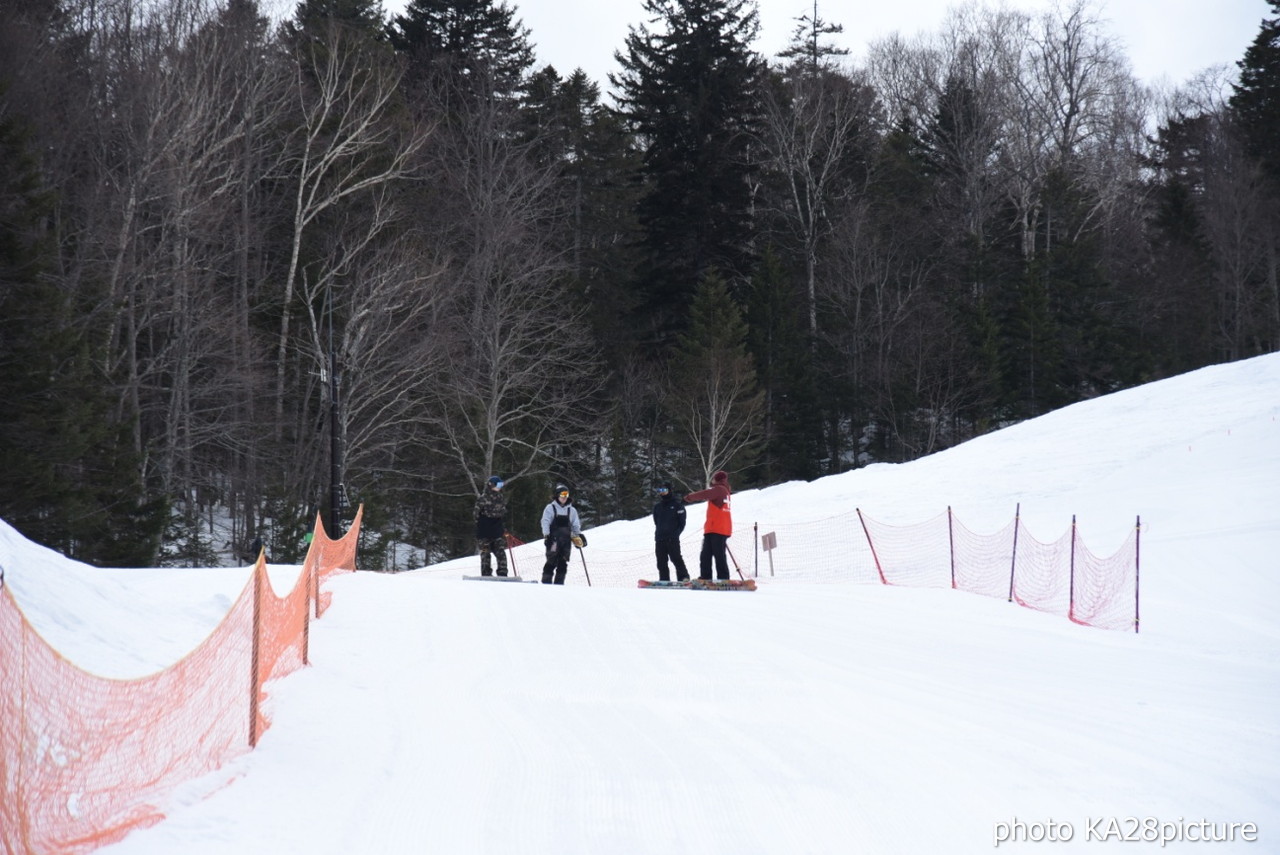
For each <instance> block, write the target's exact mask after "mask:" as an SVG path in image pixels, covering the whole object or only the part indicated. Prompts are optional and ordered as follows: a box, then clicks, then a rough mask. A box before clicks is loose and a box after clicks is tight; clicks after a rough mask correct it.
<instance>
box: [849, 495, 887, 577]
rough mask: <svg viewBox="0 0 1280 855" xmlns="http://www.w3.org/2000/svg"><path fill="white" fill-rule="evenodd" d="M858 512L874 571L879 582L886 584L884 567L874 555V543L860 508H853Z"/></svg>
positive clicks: (877, 556) (878, 557)
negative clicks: (874, 565)
mask: <svg viewBox="0 0 1280 855" xmlns="http://www.w3.org/2000/svg"><path fill="white" fill-rule="evenodd" d="M854 510H855V511H857V512H858V522H860V523H862V533H863V534H865V535H866V536H867V546H869V547H871V558H872V560H874V561H875V562H876V572H877V573H879V574H880V584H881V585H888V584H889V580H888V579H886V578H884V568H883V567H881V566H880V556H879V555H876V545H875V544H874V543H872V542H871V532H870V531H868V530H867V521H866V520H864V519H863V518H862V508H854Z"/></svg>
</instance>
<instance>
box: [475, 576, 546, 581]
mask: <svg viewBox="0 0 1280 855" xmlns="http://www.w3.org/2000/svg"><path fill="white" fill-rule="evenodd" d="M462 578H463V579H466V580H467V581H468V582H525V581H529V582H532V581H533V580H532V579H527V580H526V579H522V578H520V577H519V576H463V577H462Z"/></svg>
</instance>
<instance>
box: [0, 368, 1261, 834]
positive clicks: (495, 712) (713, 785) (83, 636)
mask: <svg viewBox="0 0 1280 855" xmlns="http://www.w3.org/2000/svg"><path fill="white" fill-rule="evenodd" d="M1278 418H1280V356H1269V357H1264V358H1260V359H1254V360H1251V361H1247V362H1241V363H1235V364H1231V365H1225V366H1217V367H1213V368H1208V369H1204V370H1201V371H1197V372H1194V373H1192V374H1188V375H1185V376H1183V377H1178V378H1174V379H1171V380H1168V381H1164V382H1161V383H1156V384H1151V385H1149V386H1145V387H1142V388H1138V389H1133V390H1128V391H1126V392H1122V393H1119V394H1116V395H1111V396H1107V397H1104V398H1099V399H1096V400H1093V401H1088V402H1085V403H1081V404H1078V405H1075V406H1072V407H1068V408H1065V409H1063V410H1060V411H1058V412H1055V413H1051V414H1049V415H1047V416H1044V417H1042V418H1040V419H1036V420H1034V421H1031V422H1026V423H1023V424H1020V425H1017V426H1015V427H1012V428H1009V429H1007V430H1004V431H1000V432H998V433H995V434H992V435H989V436H986V437H982V438H980V439H978V440H975V441H973V442H970V443H967V444H965V445H963V446H959V447H957V448H954V449H951V450H949V451H947V452H944V453H941V454H938V455H934V456H933V457H930V458H926V459H924V460H920V461H916V462H913V463H910V464H902V465H878V466H872V467H868V468H866V469H863V470H858V471H855V472H850V473H846V474H844V475H840V476H834V477H831V478H826V479H822V480H820V481H818V482H814V483H811V484H802V483H792V484H784V485H780V486H778V487H774V488H771V489H766V490H759V491H748V492H743V493H739V494H736V495H735V497H734V499H735V504H734V513H735V518H736V519H738V520H739V521H742V520H752V519H759V518H761V517H767V518H769V519H771V520H774V521H776V522H785V521H787V520H796V521H801V520H810V519H814V518H817V517H821V516H825V515H827V514H828V513H829V509H830V508H833V507H839V508H841V509H844V510H847V509H851V508H852V507H854V506H858V507H861V508H863V509H864V510H865V511H867V512H868V513H869V514H871V515H872V516H874V517H875V518H876V519H879V520H884V521H887V522H891V523H897V522H900V523H912V522H917V521H920V520H923V519H926V518H930V517H932V516H934V515H935V514H937V513H938V512H939V511H940V510H942V509H944V508H945V507H946V506H947V505H951V506H953V507H954V508H955V509H956V511H957V513H958V514H960V515H961V516H962V517H963V519H964V520H965V522H966V523H967V524H970V525H971V526H972V527H974V528H976V529H983V528H984V527H986V528H995V527H999V526H1001V525H1004V524H1006V523H1007V522H1008V521H1009V519H1010V518H1011V516H1012V509H1013V507H1014V506H1015V505H1018V504H1021V506H1022V514H1023V519H1024V521H1025V522H1027V524H1028V526H1029V527H1030V528H1031V529H1032V530H1033V531H1034V532H1035V533H1036V534H1037V535H1038V536H1039V535H1043V537H1044V538H1045V539H1046V540H1048V539H1052V538H1055V537H1057V536H1058V535H1060V534H1061V533H1062V531H1063V530H1064V528H1065V526H1066V525H1067V524H1069V521H1070V518H1071V515H1072V514H1076V515H1077V516H1078V518H1079V524H1080V527H1081V529H1082V531H1083V532H1084V536H1085V538H1086V540H1087V541H1088V543H1089V545H1090V547H1091V548H1092V549H1093V551H1094V552H1095V553H1097V554H1100V555H1106V554H1109V553H1110V552H1112V551H1113V550H1115V549H1116V548H1118V546H1119V545H1120V544H1121V543H1122V542H1123V541H1124V539H1125V538H1126V537H1127V536H1128V534H1129V532H1130V531H1131V529H1132V526H1133V523H1134V518H1135V517H1136V516H1138V515H1141V517H1142V521H1143V525H1144V532H1143V539H1142V574H1143V575H1142V592H1143V622H1142V633H1141V634H1140V635H1134V634H1132V633H1121V632H1105V631H1101V630H1096V629H1089V628H1084V627H1079V626H1076V625H1073V624H1071V623H1070V622H1068V621H1066V620H1065V619H1063V618H1060V617H1054V616H1051V615H1047V614H1042V613H1038V612H1033V611H1030V610H1027V609H1020V608H1018V607H1016V606H1013V605H1010V604H1008V603H1005V602H1003V601H999V600H989V599H985V598H982V597H977V596H973V595H968V594H963V593H959V592H954V591H948V590H912V589H904V588H883V587H880V586H875V585H861V584H849V583H846V584H834V585H832V584H828V585H801V584H791V585H787V584H769V583H768V581H767V580H762V581H761V585H760V590H759V591H757V592H756V593H754V594H707V593H693V592H685V591H639V590H633V589H620V588H600V587H595V588H587V587H583V586H572V585H571V586H566V587H564V588H551V587H544V586H541V585H519V584H508V585H500V584H480V583H472V582H463V581H461V580H460V579H459V577H460V576H461V575H462V573H464V572H466V573H471V572H474V569H475V568H474V565H475V559H474V558H469V559H465V560H460V561H457V562H450V563H449V564H448V565H441V566H438V567H433V568H425V569H423V570H420V571H414V572H411V573H404V574H399V575H396V576H385V575H378V574H356V575H354V576H348V577H343V578H340V579H337V580H335V582H334V583H332V590H333V591H334V605H333V608H331V609H330V610H329V612H327V613H326V615H325V617H324V619H323V620H321V621H320V622H318V623H317V624H316V625H315V626H314V627H313V630H312V662H313V663H314V664H313V666H312V667H311V668H309V669H306V670H304V671H302V672H299V673H297V674H295V675H293V676H291V677H288V678H286V679H285V680H283V681H281V682H280V683H279V684H278V685H276V686H275V687H273V693H272V694H273V698H272V712H273V716H274V724H273V727H272V728H271V730H269V731H268V732H267V734H266V735H265V737H264V738H263V740H262V742H261V744H260V746H259V748H258V749H257V750H256V751H255V752H253V753H252V754H251V755H248V756H246V757H244V758H241V759H240V760H238V761H236V763H235V764H234V768H233V771H235V772H237V773H238V775H239V777H238V778H237V779H236V780H235V781H234V783H232V784H231V785H230V786H227V787H224V788H222V789H219V790H217V791H216V792H214V793H213V794H212V795H210V796H209V797H208V798H203V799H199V798H195V797H194V796H192V795H191V794H184V795H182V796H180V797H179V798H178V799H177V800H176V803H175V805H174V807H173V810H172V811H171V812H170V818H169V819H168V820H166V821H165V822H163V823H161V824H160V825H158V826H156V827H154V828H151V829H148V830H144V831H140V832H135V833H134V834H132V835H131V836H130V837H128V838H127V839H126V840H124V841H123V842H121V843H119V844H117V845H115V846H111V847H107V848H105V849H103V850H101V851H103V852H106V853H112V855H153V853H154V855H161V853H163V855H169V853H173V852H183V853H230V852H235V853H263V855H266V853H285V852H299V853H303V852H305V853H333V855H338V853H343V855H346V853H353V852H358V853H395V854H396V855H398V854H399V853H405V855H409V853H472V852H475V853H504V855H505V853H520V852H526V853H548V855H549V853H565V852H569V853H671V852H688V853H756V852H758V853H791V852H815V853H837V852H838V853H853V852H857V853H925V852H931V853H969V852H985V851H990V850H991V849H992V848H993V846H994V844H995V842H996V836H997V833H998V832H999V831H1002V830H1003V831H1009V832H1016V831H1017V830H1018V829H1019V828H1021V829H1022V833H1023V834H1032V835H1034V834H1037V833H1045V832H1052V833H1055V834H1056V835H1057V836H1059V837H1061V836H1062V835H1063V834H1064V832H1065V830H1066V829H1067V828H1068V827H1069V828H1070V830H1071V835H1072V840H1071V841H1070V842H1069V843H1031V842H1021V843H1004V844H1003V845H1001V846H999V849H1000V850H1001V851H1006V850H1012V851H1026V852H1029V851H1037V850H1041V849H1045V848H1046V847H1047V848H1048V850H1049V851H1060V850H1064V849H1065V850H1068V851H1075V850H1082V851H1108V850H1109V849H1115V848H1117V847H1119V848H1120V849H1121V850H1122V851H1123V850H1124V849H1125V848H1126V847H1124V844H1123V843H1122V842H1121V841H1120V840H1119V839H1117V836H1120V835H1125V834H1134V835H1137V836H1139V837H1141V836H1143V835H1144V834H1145V835H1150V834H1161V833H1162V834H1166V835H1178V836H1181V837H1183V838H1186V837H1187V836H1188V835H1191V836H1202V835H1205V834H1206V833H1207V834H1208V835H1209V836H1212V835H1214V834H1216V833H1227V832H1230V833H1232V834H1233V835H1234V836H1236V837H1237V842H1236V843H1227V844H1214V845H1209V844H1205V843H1192V842H1185V839H1184V841H1183V842H1177V841H1174V842H1172V843H1170V844H1169V845H1166V846H1163V847H1162V846H1161V844H1160V843H1159V842H1154V843H1140V842H1139V843H1130V844H1129V845H1128V847H1127V849H1129V850H1133V849H1135V848H1136V849H1137V851H1156V850H1158V849H1161V850H1165V851H1175V852H1176V851H1188V852H1189V851H1204V850H1205V849H1206V847H1207V848H1209V849H1211V850H1212V851H1215V852H1217V851H1235V850H1239V851H1249V852H1280V771H1278V770H1280V715H1277V712H1276V710H1277V709H1278V708H1280V617H1277V615H1276V609H1277V606H1280V560H1278V559H1277V557H1276V556H1277V554H1280V510H1278V504H1277V499H1278V498H1280V487H1278V486H1277V480H1278V479H1277V476H1280V420H1278ZM691 514H692V515H693V517H694V518H695V519H700V517H701V511H700V508H699V506H693V507H692V508H691ZM651 538H652V526H651V523H649V521H647V520H639V521H635V522H623V523H615V524H612V525H609V526H604V527H601V528H598V529H594V530H592V531H591V532H590V539H591V547H590V548H591V549H599V550H602V551H603V550H609V549H624V548H647V544H648V543H649V542H650V541H651ZM0 563H2V564H3V565H4V566H5V568H6V572H7V576H6V578H7V580H8V582H9V584H11V585H12V587H13V590H14V592H15V595H16V596H17V598H18V600H19V602H20V603H22V605H23V607H24V609H26V610H27V613H28V615H29V617H30V618H31V619H32V620H33V622H34V623H35V624H36V625H37V627H39V628H40V630H41V631H42V633H44V634H45V636H46V637H47V638H48V639H49V640H50V641H51V642H52V643H54V644H55V645H56V646H57V647H58V649H60V650H62V651H63V652H64V653H65V654H66V655H68V656H69V657H70V658H71V659H72V660H73V661H76V662H78V663H80V664H82V665H83V666H84V667H87V668H89V669H90V670H95V671H97V672H98V673H103V674H106V675H110V676H130V675H135V674H138V673H145V671H146V670H147V669H149V668H158V667H162V666H164V665H165V664H167V663H168V662H171V661H173V660H174V659H175V658H176V657H177V656H180V655H181V653H182V652H183V651H184V646H187V647H189V646H190V645H192V644H194V642H195V641H197V640H199V638H201V637H203V635H204V634H205V633H207V632H208V630H209V629H210V628H211V627H212V625H213V624H214V623H216V621H217V619H218V615H219V608H221V609H223V610H225V608H226V605H227V604H228V603H229V602H230V599H231V598H233V597H234V596H235V594H236V593H237V592H238V591H239V589H240V586H242V585H243V583H244V579H245V572H246V571H244V570H241V569H235V570H221V571H217V570H202V571H185V570H164V571H158V570H133V571H103V570H92V569H89V568H84V567H82V566H80V565H74V564H72V563H71V562H67V561H65V560H64V559H60V558H59V557H58V556H56V555H53V554H52V553H48V552H47V551H46V550H41V549H40V548H39V547H34V546H32V545H30V544H27V543H26V542H25V541H22V540H21V538H20V537H19V536H17V535H16V533H14V532H12V530H11V529H8V528H7V527H4V526H0ZM288 570H291V568H277V571H278V572H286V571H288ZM221 777H222V778H225V777H226V776H225V775H223V776H221ZM199 789H200V788H199V787H193V788H192V792H198V791H199ZM1129 818H1132V821H1131V820H1130V819H1129ZM1015 820H1016V822H1017V823H1022V825H1021V826H1018V825H1016V824H1015ZM1206 822H1207V823H1212V825H1211V826H1205V825H1204V823H1206ZM1002 823H1003V824H1004V825H1001V824H1002ZM1144 823H1149V824H1146V825H1144ZM1150 823H1156V824H1150ZM1158 823H1164V825H1159V824H1158ZM1228 823H1253V824H1254V825H1256V827H1257V842H1254V843H1246V842H1240V837H1241V836H1242V832H1241V830H1240V827H1239V826H1237V828H1236V829H1235V830H1234V831H1231V829H1229V828H1228V827H1227V825H1226V824H1228ZM1147 829H1153V831H1147ZM1090 835H1092V837H1091V836H1090ZM1100 835H1105V836H1106V839H1098V837H1099V836H1100Z"/></svg>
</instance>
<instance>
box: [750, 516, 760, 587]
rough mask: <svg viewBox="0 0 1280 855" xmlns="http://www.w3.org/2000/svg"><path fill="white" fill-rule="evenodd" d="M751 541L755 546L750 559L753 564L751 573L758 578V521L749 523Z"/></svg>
mask: <svg viewBox="0 0 1280 855" xmlns="http://www.w3.org/2000/svg"><path fill="white" fill-rule="evenodd" d="M751 541H752V544H753V545H754V547H755V555H754V556H753V557H752V559H751V560H752V562H753V563H754V564H755V567H754V568H752V570H751V575H752V577H753V578H756V579H759V578H760V523H759V522H754V523H752V524H751Z"/></svg>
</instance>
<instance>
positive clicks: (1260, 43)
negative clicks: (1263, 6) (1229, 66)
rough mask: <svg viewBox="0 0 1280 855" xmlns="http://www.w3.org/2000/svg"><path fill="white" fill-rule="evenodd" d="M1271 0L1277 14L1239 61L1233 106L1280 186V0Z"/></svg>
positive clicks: (1252, 146) (1248, 142)
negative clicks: (1238, 74)
mask: <svg viewBox="0 0 1280 855" xmlns="http://www.w3.org/2000/svg"><path fill="white" fill-rule="evenodd" d="M1269 2H1270V5H1271V11H1272V12H1273V13H1274V17H1271V18H1265V19H1263V21H1262V27H1261V29H1260V30H1259V32H1258V36H1257V38H1255V39H1254V40H1253V43H1252V44H1251V45H1249V47H1248V49H1247V50H1246V51H1245V54H1244V59H1242V60H1241V61H1240V62H1239V63H1237V65H1239V66H1240V83H1239V84H1237V85H1235V86H1234V87H1233V89H1234V93H1233V94H1232V96H1231V107H1232V109H1233V110H1234V111H1235V114H1236V120H1237V121H1238V122H1239V125H1240V127H1241V129H1242V130H1243V132H1244V136H1245V144H1246V146H1247V148H1248V149H1249V152H1250V154H1252V155H1253V156H1254V157H1257V158H1258V159H1259V160H1260V161H1261V162H1262V165H1263V167H1264V168H1265V169H1266V170H1267V172H1268V174H1269V175H1270V176H1271V178H1272V180H1273V181H1275V182H1276V183H1277V186H1280V0H1269Z"/></svg>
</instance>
